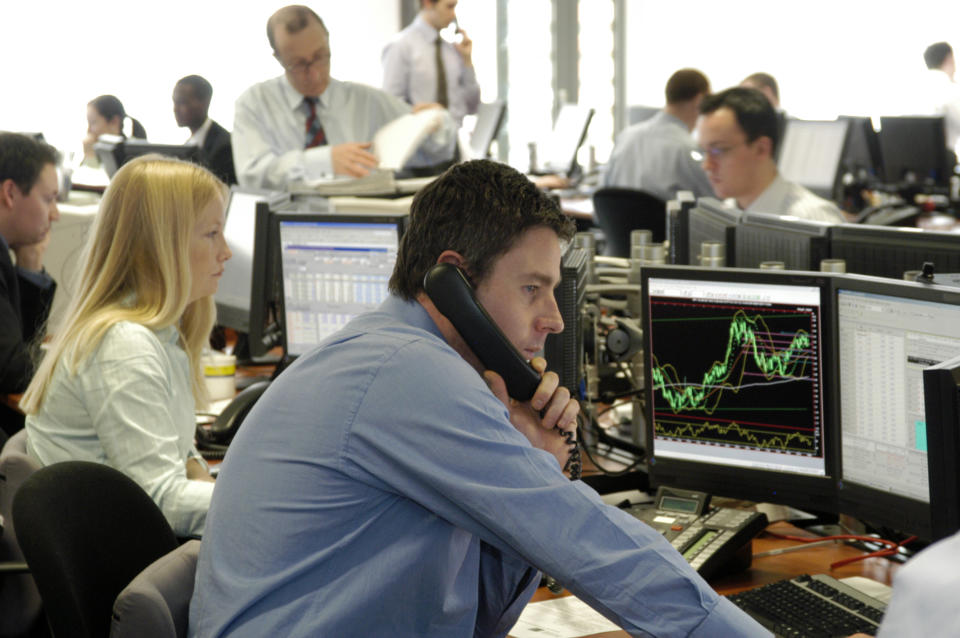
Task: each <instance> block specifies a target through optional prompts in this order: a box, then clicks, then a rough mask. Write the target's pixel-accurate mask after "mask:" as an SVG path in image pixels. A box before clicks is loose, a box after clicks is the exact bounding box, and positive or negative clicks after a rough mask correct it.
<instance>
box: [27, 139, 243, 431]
mask: <svg viewBox="0 0 960 638" xmlns="http://www.w3.org/2000/svg"><path fill="white" fill-rule="evenodd" d="M226 195H227V192H226V186H224V184H223V183H222V182H220V181H219V180H218V179H217V178H216V177H214V176H213V174H212V173H210V172H209V171H207V170H206V169H203V168H201V167H199V166H197V165H195V164H190V163H188V162H183V161H180V160H176V159H172V158H165V157H161V156H159V155H146V156H144V157H140V158H137V159H134V160H132V161H130V162H129V163H127V164H125V165H124V166H123V167H122V168H121V169H120V170H119V171H117V173H116V175H114V176H113V179H112V180H111V181H110V186H109V187H107V190H106V193H105V194H104V197H103V201H102V202H101V204H100V211H99V213H98V214H97V217H96V219H95V221H94V223H93V227H92V229H91V233H90V238H89V239H88V240H87V243H86V246H85V248H84V253H83V259H82V264H83V265H82V269H81V273H80V280H79V283H78V286H77V288H76V291H75V293H74V295H73V299H72V301H71V302H70V306H69V307H68V309H67V313H66V316H65V318H64V320H63V324H62V325H61V326H60V327H59V328H57V329H56V336H55V337H54V339H53V340H52V342H51V343H50V347H49V349H48V351H47V354H46V356H44V358H43V362H42V363H41V364H40V366H39V367H38V369H37V372H36V374H35V375H34V377H33V379H32V380H31V382H30V386H29V387H28V388H27V391H26V392H25V393H24V395H23V399H22V400H21V401H20V407H21V409H23V411H24V412H26V413H27V414H33V413H35V412H36V411H37V410H38V409H39V408H40V405H41V404H42V403H43V400H44V396H45V395H46V392H47V389H48V388H49V387H50V381H51V379H52V378H53V373H54V370H56V368H57V365H58V364H59V363H60V362H61V361H63V363H64V366H65V368H66V371H67V372H68V373H69V374H75V373H76V371H77V369H78V368H79V366H80V365H81V364H82V363H83V362H84V361H85V360H86V359H87V357H89V356H90V354H91V353H93V352H94V350H96V349H97V347H98V346H99V345H100V342H101V340H102V339H103V336H104V335H105V334H106V332H107V330H109V329H110V327H111V326H113V325H114V324H115V323H117V322H120V321H133V322H135V323H139V324H141V325H144V326H146V327H148V328H151V329H153V330H158V329H161V328H165V327H167V326H176V327H177V328H178V329H179V332H180V339H181V342H182V345H183V348H184V350H185V351H186V353H187V356H188V358H189V360H190V370H191V375H192V379H191V382H192V387H193V394H194V398H195V400H196V402H197V404H198V405H202V404H203V403H205V401H206V392H205V390H204V386H203V383H202V381H203V371H202V369H201V366H200V353H201V351H202V350H203V347H204V345H206V343H207V341H208V339H209V336H210V330H211V329H212V328H213V323H214V320H215V318H216V310H215V306H214V302H213V298H212V297H204V298H202V299H198V300H197V301H194V302H193V303H188V299H189V296H190V287H191V282H192V276H191V273H190V241H191V237H192V234H193V230H194V226H195V224H196V223H197V220H198V218H199V216H200V213H201V211H203V209H204V208H206V207H207V206H208V205H209V204H210V202H211V201H213V200H215V199H219V200H220V201H225V200H226Z"/></svg>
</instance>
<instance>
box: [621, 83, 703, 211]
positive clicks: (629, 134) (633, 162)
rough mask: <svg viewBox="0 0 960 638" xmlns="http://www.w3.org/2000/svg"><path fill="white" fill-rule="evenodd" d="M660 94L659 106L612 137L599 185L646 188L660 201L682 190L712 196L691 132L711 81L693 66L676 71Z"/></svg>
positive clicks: (697, 194)
mask: <svg viewBox="0 0 960 638" xmlns="http://www.w3.org/2000/svg"><path fill="white" fill-rule="evenodd" d="M665 92H666V97H667V104H666V106H665V107H664V108H663V110H661V111H659V112H658V113H657V114H656V115H654V116H653V117H651V118H650V119H649V120H646V121H644V122H640V123H639V124H634V125H633V126H631V127H629V128H627V129H625V130H624V131H623V132H621V133H620V135H619V136H617V143H616V145H615V146H614V148H613V153H611V155H610V161H609V162H608V163H607V167H606V170H605V171H604V174H603V185H604V186H617V187H620V188H632V189H635V190H642V191H646V192H647V193H650V194H651V195H654V196H656V197H659V198H660V199H662V200H664V201H666V200H669V199H673V197H674V196H675V195H676V194H677V191H682V190H683V191H691V192H693V194H694V195H696V196H697V197H703V196H708V195H709V196H712V195H713V188H712V187H711V186H710V182H709V180H708V179H707V176H706V174H705V173H704V172H703V169H702V168H701V167H700V165H699V163H698V161H697V159H696V158H695V157H694V156H693V153H694V152H696V151H697V144H696V142H694V140H693V137H692V136H691V135H690V131H692V130H693V127H694V126H695V125H696V123H697V117H698V116H699V115H700V103H701V102H702V101H703V98H704V97H705V96H706V95H707V94H709V93H710V82H709V81H708V80H707V78H706V76H705V75H704V74H703V73H701V72H700V71H697V70H696V69H680V70H679V71H677V72H676V73H674V74H673V75H671V76H670V79H669V80H667V86H666V90H665Z"/></svg>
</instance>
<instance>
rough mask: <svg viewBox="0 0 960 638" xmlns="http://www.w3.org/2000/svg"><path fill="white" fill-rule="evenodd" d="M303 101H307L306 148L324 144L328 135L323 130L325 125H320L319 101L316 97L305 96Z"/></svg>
mask: <svg viewBox="0 0 960 638" xmlns="http://www.w3.org/2000/svg"><path fill="white" fill-rule="evenodd" d="M303 101H304V102H306V103H307V110H308V113H307V139H306V144H305V146H304V148H313V147H314V146H323V145H324V144H326V143H327V136H326V134H325V133H324V132H323V126H321V125H320V119H319V118H318V117H317V101H318V98H315V97H305V98H303Z"/></svg>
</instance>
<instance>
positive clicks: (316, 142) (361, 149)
mask: <svg viewBox="0 0 960 638" xmlns="http://www.w3.org/2000/svg"><path fill="white" fill-rule="evenodd" d="M267 38H268V40H269V42H270V47H271V48H272V49H273V56H274V57H275V58H276V59H277V62H279V63H280V65H281V66H282V67H283V69H284V74H283V75H281V76H279V77H276V78H273V79H271V80H267V81H265V82H260V83H259V84H255V85H253V86H252V87H250V88H249V89H247V90H246V91H245V92H244V93H243V94H242V95H241V96H240V97H239V98H238V99H237V102H236V113H235V119H234V122H233V159H234V165H235V166H236V169H237V177H238V179H239V181H240V185H241V186H244V187H248V188H269V189H277V190H282V189H286V188H287V187H288V186H289V185H290V184H291V183H296V182H309V181H312V180H318V179H321V178H325V177H332V176H334V175H344V176H350V177H363V176H366V175H368V174H369V173H370V171H372V170H374V169H376V168H377V166H378V165H379V160H378V158H377V156H376V155H375V154H374V153H373V152H372V148H371V140H372V139H373V136H374V134H375V133H376V132H377V130H379V129H380V128H381V127H382V126H383V125H385V124H387V123H388V122H390V121H392V120H394V119H396V118H398V117H400V116H401V115H405V114H407V113H410V112H411V111H414V110H418V108H422V107H423V106H424V105H417V106H415V107H413V109H411V107H410V105H409V104H406V103H405V102H403V101H402V100H401V99H399V98H397V97H394V96H392V95H390V94H388V93H386V92H384V91H381V90H380V89H375V88H373V87H369V86H365V85H363V84H356V83H353V82H341V81H339V80H336V79H333V78H331V77H330V39H329V34H328V33H327V28H326V26H325V25H324V24H323V21H322V20H321V19H320V16H318V15H317V14H316V13H314V12H313V10H312V9H310V8H309V7H305V6H302V5H291V6H287V7H283V8H282V9H279V10H278V11H277V12H276V13H274V14H273V15H272V16H270V19H269V20H268V21H267ZM427 106H429V105H427ZM436 121H437V124H436V127H435V128H434V129H433V130H432V131H431V132H430V134H429V135H428V136H427V138H426V139H425V140H424V141H423V142H422V143H421V145H420V147H419V149H418V151H417V152H416V153H415V154H414V155H413V156H412V158H411V159H410V160H409V161H408V162H407V166H408V167H420V166H432V165H435V164H439V163H441V162H443V161H447V160H450V159H451V158H452V157H453V152H454V147H455V144H456V125H455V124H454V122H453V120H452V119H451V118H450V115H449V113H448V112H447V111H446V110H443V109H440V110H439V111H438V117H437V120H436Z"/></svg>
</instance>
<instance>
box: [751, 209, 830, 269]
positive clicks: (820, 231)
mask: <svg viewBox="0 0 960 638" xmlns="http://www.w3.org/2000/svg"><path fill="white" fill-rule="evenodd" d="M832 227H833V224H832V223H830V222H822V221H816V220H811V219H802V218H800V217H794V216H792V215H777V214H773V213H759V212H757V213H753V212H744V213H743V215H742V216H741V217H740V223H738V224H737V227H736V230H735V231H734V233H735V235H736V241H735V243H734V265H735V266H736V267H738V268H757V267H759V264H760V262H763V261H782V262H784V267H785V268H786V269H787V270H819V269H820V261H821V260H823V259H826V258H827V257H828V256H829V254H830V246H829V234H830V229H831V228H832ZM752 233H770V234H771V235H770V236H767V237H766V238H765V241H762V242H760V243H759V247H760V250H761V252H763V251H766V250H772V251H775V249H776V248H777V241H776V240H778V239H779V240H782V242H784V243H786V242H789V243H794V242H802V243H803V244H804V248H805V249H806V250H805V251H804V252H805V254H804V255H803V256H802V257H801V259H802V263H797V262H795V261H794V260H793V258H792V255H786V256H785V255H783V254H782V253H777V252H771V253H770V254H761V255H760V259H759V260H758V259H756V255H754V256H753V257H754V258H753V259H752V260H750V259H748V253H747V251H748V250H756V249H757V246H758V244H756V243H754V242H752V241H748V239H749V238H750V235H751V234H752Z"/></svg>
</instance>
